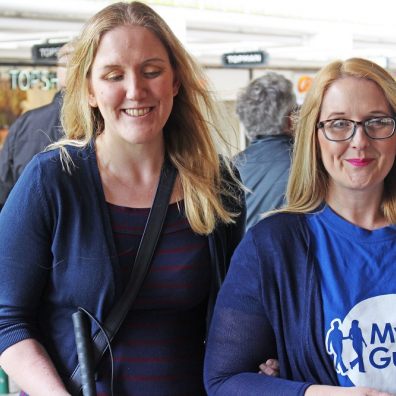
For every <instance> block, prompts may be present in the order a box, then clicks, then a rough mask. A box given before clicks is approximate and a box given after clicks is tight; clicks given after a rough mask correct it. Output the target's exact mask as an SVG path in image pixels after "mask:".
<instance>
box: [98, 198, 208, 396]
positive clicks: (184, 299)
mask: <svg viewBox="0 0 396 396" xmlns="http://www.w3.org/2000/svg"><path fill="white" fill-rule="evenodd" d="M108 205H109V209H110V213H111V220H112V228H113V233H114V239H115V243H116V247H117V252H118V255H119V264H120V268H119V273H120V274H121V277H120V279H121V283H122V285H123V287H124V286H125V285H126V282H127V281H128V278H129V273H130V270H131V265H132V263H133V260H134V258H135V255H136V249H137V246H138V243H139V241H140V238H141V236H142V233H143V228H144V225H145V222H146V220H147V216H148V213H149V209H132V208H124V207H119V206H115V205H112V204H108ZM209 288H210V265H209V249H208V242H207V238H206V237H203V236H200V235H197V234H195V233H194V232H193V231H192V230H191V228H190V226H189V224H188V222H187V219H186V218H185V216H184V215H183V205H182V203H176V204H171V205H170V206H169V210H168V213H167V217H166V220H165V224H164V228H163V232H162V236H161V238H160V240H159V243H158V246H157V249H156V253H155V257H154V259H153V262H152V265H151V270H150V273H149V275H148V277H147V279H146V281H145V283H144V284H143V286H142V289H141V291H140V294H139V296H138V298H137V301H136V303H135V305H134V308H133V309H132V310H131V312H130V313H129V315H128V316H127V318H126V320H125V322H124V323H123V325H122V327H121V329H120V330H119V333H118V334H117V336H116V339H115V340H114V342H113V346H112V349H113V354H114V367H115V378H114V390H115V392H114V394H115V395H119V396H126V395H133V396H187V395H205V391H204V389H203V381H202V366H203V354H204V344H203V341H204V336H205V314H206V303H207V297H208V294H209ZM109 383H110V359H109V358H105V359H104V361H103V363H102V368H101V370H100V373H99V378H98V384H97V390H98V396H107V395H110V389H109Z"/></svg>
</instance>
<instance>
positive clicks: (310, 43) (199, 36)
mask: <svg viewBox="0 0 396 396" xmlns="http://www.w3.org/2000/svg"><path fill="white" fill-rule="evenodd" d="M112 2H114V1H105V0H68V1H64V0H37V1H34V2H33V1H30V0H29V1H28V0H0V145H1V141H2V140H3V139H4V136H5V135H6V134H7V130H8V127H9V125H10V124H11V123H12V122H13V121H14V120H15V118H16V117H17V116H18V115H19V114H21V113H22V112H24V111H26V110H29V109H31V108H35V107H38V106H41V105H43V104H46V103H48V102H50V101H51V99H52V97H53V95H54V93H55V92H56V90H57V79H56V68H55V66H54V59H55V57H54V54H55V51H56V49H57V48H58V47H59V46H58V44H59V43H63V42H66V41H68V40H70V39H72V38H73V37H75V36H76V35H77V34H78V32H79V30H80V29H81V27H82V25H83V23H84V22H85V20H86V19H87V18H88V17H90V16H91V15H92V14H94V13H95V12H97V11H98V10H99V9H101V8H103V7H104V6H106V5H108V4H110V3H112ZM145 3H147V4H149V5H151V6H152V7H153V8H154V9H155V10H156V11H157V12H158V13H159V14H161V15H162V16H163V17H164V19H165V20H166V21H167V22H168V23H169V24H170V25H171V27H172V28H173V30H174V31H175V32H176V34H177V36H178V37H179V38H180V40H181V41H182V42H183V43H184V44H185V46H186V47H187V49H188V50H189V51H190V52H191V53H192V54H193V55H194V56H195V57H196V58H197V59H198V61H199V62H200V63H201V65H202V66H203V67H204V68H205V69H206V72H207V75H208V79H209V80H210V82H211V83H212V85H213V86H214V88H215V91H216V93H217V94H218V96H219V98H220V100H222V101H223V102H224V104H225V105H226V107H227V108H228V109H229V111H230V114H231V116H233V114H234V103H235V98H236V95H237V93H238V90H239V89H240V88H241V87H243V86H245V85H247V84H248V82H249V81H250V80H252V79H253V78H255V77H258V76H260V75H262V74H264V73H265V72H266V71H268V70H272V71H277V72H280V73H283V74H284V75H285V76H286V77H288V78H290V79H291V80H292V81H293V84H294V86H295V91H296V94H297V98H298V101H299V103H301V102H302V100H303V98H304V94H305V92H306V91H307V89H309V86H310V81H311V78H312V77H313V76H314V75H315V73H316V71H317V70H318V69H319V68H320V67H321V66H322V65H324V64H325V63H327V62H328V61H330V60H333V59H336V58H348V57H351V56H359V57H365V58H369V59H371V60H374V61H375V62H377V63H379V64H380V65H381V66H383V67H385V68H387V69H388V70H389V71H390V72H391V73H393V74H395V73H396V29H395V22H394V19H395V9H396V5H395V3H393V2H390V1H387V0H376V1H375V2H370V3H369V2H365V1H357V0H348V1H346V0H332V1H329V2H326V3H324V2H320V1H312V0H299V1H295V0H266V1H258V0H255V1H254V0H217V1H216V0H180V1H145ZM34 50H35V54H33V52H32V51H34ZM235 123H236V121H235ZM235 127H236V128H238V125H235ZM238 144H240V145H242V146H243V139H241V142H238Z"/></svg>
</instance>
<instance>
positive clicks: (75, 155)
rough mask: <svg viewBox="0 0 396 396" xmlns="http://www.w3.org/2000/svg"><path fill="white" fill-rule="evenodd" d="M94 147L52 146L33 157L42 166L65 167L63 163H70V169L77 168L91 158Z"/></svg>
mask: <svg viewBox="0 0 396 396" xmlns="http://www.w3.org/2000/svg"><path fill="white" fill-rule="evenodd" d="M92 155H95V154H94V149H93V148H92V147H91V146H84V147H77V146H73V145H65V146H63V147H62V148H59V147H57V148H54V149H50V150H47V151H43V152H40V153H38V154H36V155H35V156H34V157H33V159H34V160H35V161H36V162H37V163H38V164H40V165H41V166H42V167H51V168H54V169H56V168H58V169H62V170H64V169H65V164H66V163H68V164H70V166H69V168H70V170H73V169H75V168H79V167H80V166H81V165H82V164H84V163H85V162H86V160H87V159H89V158H91V156H92Z"/></svg>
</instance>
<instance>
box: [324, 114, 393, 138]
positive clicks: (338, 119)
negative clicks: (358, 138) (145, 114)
mask: <svg viewBox="0 0 396 396" xmlns="http://www.w3.org/2000/svg"><path fill="white" fill-rule="evenodd" d="M383 118H391V119H392V120H393V131H392V133H391V134H390V135H389V136H386V137H372V136H370V134H369V133H368V132H367V129H366V128H367V126H366V124H367V123H368V122H370V121H373V120H381V119H383ZM330 121H349V122H352V123H353V129H352V134H351V135H350V136H349V137H347V138H345V139H330V138H329V137H328V136H327V135H326V129H325V124H326V123H328V122H330ZM358 125H361V126H362V127H363V131H364V133H365V134H366V136H368V137H369V138H370V139H373V140H384V139H389V138H391V137H392V136H393V135H394V134H395V130H396V117H392V116H384V117H373V118H369V119H367V120H364V121H355V120H349V119H348V118H333V119H330V120H324V121H319V122H318V123H317V124H316V128H317V129H321V130H322V131H323V135H324V136H325V138H326V139H327V140H330V141H331V142H345V141H347V140H350V139H352V138H353V137H354V136H355V133H356V131H357V127H358Z"/></svg>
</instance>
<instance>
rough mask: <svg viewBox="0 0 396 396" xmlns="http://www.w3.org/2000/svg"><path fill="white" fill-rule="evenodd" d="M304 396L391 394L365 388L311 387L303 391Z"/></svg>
mask: <svg viewBox="0 0 396 396" xmlns="http://www.w3.org/2000/svg"><path fill="white" fill-rule="evenodd" d="M304 396H392V394H390V393H388V392H381V391H379V390H376V389H372V388H366V387H356V388H345V387H341V386H327V385H311V386H310V387H309V388H307V390H306V391H305V394H304Z"/></svg>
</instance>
